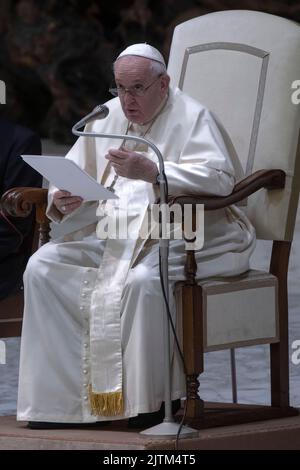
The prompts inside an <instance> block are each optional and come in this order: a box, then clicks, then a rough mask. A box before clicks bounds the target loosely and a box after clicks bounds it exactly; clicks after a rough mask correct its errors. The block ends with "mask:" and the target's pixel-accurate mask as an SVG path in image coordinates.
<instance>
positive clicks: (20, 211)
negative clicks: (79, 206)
mask: <svg viewBox="0 0 300 470" xmlns="http://www.w3.org/2000/svg"><path fill="white" fill-rule="evenodd" d="M47 194H48V189H45V188H30V187H20V188H11V189H9V190H8V191H6V192H5V193H4V194H3V196H2V198H1V201H0V206H1V210H2V211H3V212H4V213H5V214H6V215H9V216H11V217H27V216H28V215H29V214H30V213H31V211H32V209H33V207H34V206H35V218H36V222H37V224H38V227H39V246H40V245H43V244H44V243H46V242H47V241H49V232H50V219H48V217H47V216H46V208H47Z"/></svg>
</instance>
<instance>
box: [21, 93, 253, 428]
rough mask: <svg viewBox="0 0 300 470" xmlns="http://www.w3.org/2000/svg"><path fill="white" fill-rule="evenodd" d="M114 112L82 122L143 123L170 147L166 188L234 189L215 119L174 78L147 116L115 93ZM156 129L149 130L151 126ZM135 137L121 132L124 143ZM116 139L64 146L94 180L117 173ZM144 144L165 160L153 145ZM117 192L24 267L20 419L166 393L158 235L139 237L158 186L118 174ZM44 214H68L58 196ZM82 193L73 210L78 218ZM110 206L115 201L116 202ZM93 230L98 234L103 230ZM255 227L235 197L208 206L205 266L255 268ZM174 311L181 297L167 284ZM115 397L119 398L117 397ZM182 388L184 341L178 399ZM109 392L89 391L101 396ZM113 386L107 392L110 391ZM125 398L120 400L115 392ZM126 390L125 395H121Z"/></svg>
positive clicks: (179, 264)
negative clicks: (129, 111)
mask: <svg viewBox="0 0 300 470" xmlns="http://www.w3.org/2000/svg"><path fill="white" fill-rule="evenodd" d="M107 106H108V107H109V111H110V112H109V116H108V118H107V119H104V120H100V121H95V122H93V123H91V124H89V125H88V126H87V129H86V130H90V131H92V132H101V133H118V134H124V133H125V132H126V130H127V132H128V133H129V134H134V135H144V134H145V133H146V135H145V137H146V138H147V139H149V140H151V141H152V142H154V143H155V144H156V145H157V147H158V148H159V149H160V151H161V153H162V155H163V157H164V159H165V173H166V175H167V178H168V186H169V194H170V195H176V194H184V193H185V194H196V193H197V194H199V193H202V194H205V195H219V196H223V195H227V194H229V193H230V192H231V191H232V189H233V186H234V184H235V181H236V170H235V168H236V166H237V162H235V161H234V159H235V158H236V157H235V156H234V152H231V150H230V151H228V148H229V147H228V146H226V145H225V144H224V136H222V134H221V132H220V130H219V128H218V126H217V125H216V123H215V121H214V119H213V118H212V116H211V114H210V113H209V112H208V111H207V109H205V108H204V107H203V106H202V105H201V104H199V103H198V102H196V101H195V100H193V99H191V98H189V97H188V96H186V95H185V94H183V93H182V92H181V91H180V90H178V89H176V90H175V91H172V90H170V94H169V97H168V100H167V102H166V103H165V105H164V106H163V108H162V109H161V110H160V112H159V113H158V115H157V116H156V119H155V120H154V121H153V123H152V124H151V126H150V127H149V126H147V125H146V126H138V125H128V122H127V120H126V118H125V116H124V114H123V112H122V109H121V106H120V102H119V99H118V98H116V99H113V100H111V101H109V102H108V103H107ZM147 131H148V132H147ZM128 142H129V141H127V143H126V144H125V146H126V145H128ZM119 146H120V141H119V140H112V139H100V138H87V137H81V138H79V139H78V141H77V142H76V144H75V145H74V146H73V148H72V149H71V151H70V152H69V154H68V155H67V158H70V159H72V160H74V161H75V162H76V163H77V164H79V165H80V166H81V167H82V168H83V169H85V170H86V171H87V172H88V173H89V174H90V175H92V176H93V177H94V178H96V179H97V180H98V181H100V182H102V183H103V184H104V183H105V184H106V185H108V184H110V183H111V181H112V179H113V176H114V175H113V171H112V169H111V168H110V167H109V166H107V160H106V159H105V158H104V156H105V155H106V154H107V153H108V150H109V149H110V148H119ZM135 150H137V151H141V152H143V154H144V155H147V156H148V157H149V158H151V159H152V160H153V161H157V157H156V155H155V154H154V152H153V151H152V150H151V149H149V148H145V147H142V148H140V147H137V148H136V149H135ZM115 190H116V193H117V195H118V196H119V200H110V201H108V202H107V204H106V205H105V204H103V203H100V204H99V206H98V208H97V213H96V208H95V214H96V218H95V220H96V222H95V221H92V222H91V224H88V225H87V226H85V227H83V228H82V229H81V230H78V231H76V232H74V233H71V234H69V235H68V236H64V237H63V238H61V239H58V240H54V241H52V242H50V243H48V244H47V245H45V246H44V247H42V248H41V249H40V250H38V252H37V253H36V254H35V255H34V256H33V257H32V258H31V259H30V261H29V263H28V266H27V269H26V272H25V276H24V284H25V311H24V321H23V333H22V343H21V360H20V380H19V395H18V413H17V418H18V419H19V420H29V421H52V422H93V421H100V420H106V419H107V415H109V416H111V415H113V417H110V419H120V418H124V417H131V416H135V415H137V414H138V413H145V412H152V411H156V410H158V409H159V408H160V405H161V403H162V401H163V400H164V367H163V360H164V357H163V351H164V347H163V344H164V338H163V327H162V325H163V311H164V304H163V298H162V294H161V289H160V282H159V269H158V244H157V242H156V241H153V240H146V241H145V240H144V239H142V238H140V230H141V227H142V223H143V220H144V218H145V215H146V213H147V210H148V208H149V204H150V203H152V202H154V199H155V198H156V196H157V194H156V193H155V191H156V190H155V186H153V185H151V184H149V183H146V182H144V181H141V180H130V179H127V178H121V177H120V178H119V179H118V180H117V183H116V185H115ZM52 193H53V189H52V191H50V196H49V197H50V201H49V209H48V215H49V216H50V217H51V218H52V219H53V220H54V221H56V222H61V221H63V220H65V219H68V218H69V217H68V216H66V217H63V218H62V216H61V214H60V213H58V211H56V209H55V208H54V207H53V206H52V205H51V194H52ZM124 201H126V204H127V207H128V210H129V219H130V221H131V228H132V237H131V239H130V240H113V239H108V240H104V239H101V238H103V230H102V229H103V220H104V219H103V218H104V217H105V215H106V214H107V213H108V212H109V210H110V211H114V210H116V211H117V213H118V217H122V215H120V214H122V211H119V212H118V209H119V206H120V205H121V206H122V204H123V203H124ZM84 210H85V204H83V205H82V207H81V208H80V209H79V210H78V211H76V214H73V217H77V218H79V219H80V217H81V214H82V213H83V211H84ZM110 213H111V212H110ZM96 234H97V236H96ZM254 243H255V234H254V229H253V227H252V226H251V224H250V223H249V221H248V220H247V218H246V217H245V215H244V214H243V212H242V211H240V210H239V209H237V208H236V207H231V208H228V209H224V210H223V209H222V210H218V211H214V212H208V213H206V214H205V228H204V246H203V248H202V249H201V250H200V251H198V252H197V253H196V259H197V265H198V271H197V277H198V278H204V277H209V276H216V275H218V276H228V275H236V274H239V273H241V272H244V271H246V270H247V269H248V268H249V257H250V254H251V253H252V251H253V248H254ZM184 259H185V255H184V242H183V241H182V240H172V241H171V244H170V257H169V273H170V279H171V286H170V291H171V294H172V286H173V285H174V281H175V280H179V279H184V269H183V265H184ZM170 304H171V310H172V311H173V314H174V311H175V309H174V300H173V296H172V295H171V296H170ZM114 393H115V396H116V400H115V402H114V404H113V406H112V404H111V403H110V402H109V397H111V396H114V395H113V394H114ZM184 395H185V381H184V377H183V372H182V367H181V365H180V361H179V359H178V354H176V351H175V352H174V354H173V359H172V399H177V398H179V397H182V396H184ZM94 396H96V398H97V397H99V396H100V397H101V400H102V401H101V400H100V401H99V400H98V401H97V400H96V401H95V402H94V403H93V397H94ZM107 397H108V401H107V400H106V398H107ZM118 400H119V401H118ZM120 400H121V401H120Z"/></svg>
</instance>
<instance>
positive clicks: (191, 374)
mask: <svg viewBox="0 0 300 470" xmlns="http://www.w3.org/2000/svg"><path fill="white" fill-rule="evenodd" d="M176 299H177V309H178V310H180V311H181V312H183V315H182V330H183V356H184V360H185V367H186V381H187V397H186V398H187V417H189V418H197V417H200V416H201V415H202V414H203V409H204V402H203V400H201V399H200V398H199V394H198V389H199V386H200V384H199V380H198V376H199V375H200V374H201V373H202V372H203V369H204V361H203V314H202V288H201V287H200V286H197V285H196V284H194V285H184V284H183V283H178V284H177V285H176Z"/></svg>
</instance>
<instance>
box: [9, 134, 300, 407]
mask: <svg viewBox="0 0 300 470" xmlns="http://www.w3.org/2000/svg"><path fill="white" fill-rule="evenodd" d="M66 150H67V148H66V147H64V146H61V147H57V146H52V145H51V143H49V142H44V145H43V153H44V154H45V155H47V154H48V155H49V154H60V155H65V153H66ZM270 250H271V245H270V243H269V242H258V245H257V249H256V251H255V253H254V256H253V259H252V265H253V267H255V268H258V269H267V268H268V259H269V255H270ZM299 307H300V211H298V217H297V227H296V232H295V239H294V242H293V247H292V253H291V258H290V269H289V311H290V330H289V335H290V358H291V356H292V352H293V350H292V348H291V345H292V343H293V341H295V340H300V312H299ZM5 345H6V364H5V365H3V364H0V415H6V414H13V413H15V412H16V399H17V382H18V361H19V348H20V340H19V338H12V339H6V340H5ZM236 360H237V377H238V399H239V402H241V403H260V404H267V403H269V399H270V387H269V373H268V362H269V348H268V346H258V347H252V348H241V349H239V350H237V351H236ZM205 369H206V372H205V373H204V374H203V375H202V378H201V388H200V390H201V395H202V398H204V399H205V400H209V401H217V400H224V401H230V400H231V378H230V361H229V351H219V352H213V353H208V354H206V356H205ZM290 386H291V393H290V395H291V403H292V405H294V406H298V407H300V364H298V365H294V364H293V363H292V361H291V360H290Z"/></svg>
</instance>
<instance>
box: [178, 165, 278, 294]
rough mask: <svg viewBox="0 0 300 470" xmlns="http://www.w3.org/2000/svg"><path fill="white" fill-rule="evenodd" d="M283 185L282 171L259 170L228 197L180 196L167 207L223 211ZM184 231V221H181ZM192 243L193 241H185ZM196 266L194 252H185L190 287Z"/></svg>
mask: <svg viewBox="0 0 300 470" xmlns="http://www.w3.org/2000/svg"><path fill="white" fill-rule="evenodd" d="M284 185H285V172H284V171H282V170H259V171H256V172H255V173H253V174H252V175H250V176H248V177H247V178H244V179H243V180H242V181H240V182H239V183H238V184H236V185H235V187H234V189H233V191H232V193H231V194H229V196H221V197H220V196H201V195H199V196H194V195H182V196H181V195H180V196H176V197H173V198H170V199H169V205H173V204H175V203H177V204H180V205H182V206H183V205H184V204H192V205H193V206H196V204H204V210H208V211H211V210H216V209H223V208H225V207H228V206H230V205H231V204H235V203H237V202H240V201H242V200H243V199H245V198H246V197H248V196H250V195H251V194H253V193H255V192H256V191H258V190H259V189H262V188H266V189H270V190H273V189H283V188H284ZM182 224H183V229H184V220H182ZM192 229H193V231H195V214H194V211H193V215H192ZM186 241H190V242H192V241H193V240H186ZM196 272H197V264H196V260H195V252H194V250H186V262H185V275H186V280H187V283H188V284H190V285H194V284H196Z"/></svg>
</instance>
